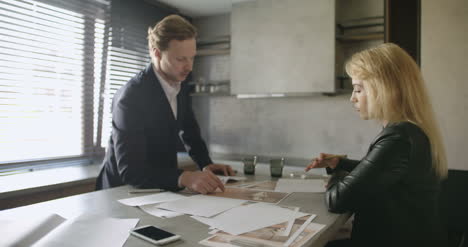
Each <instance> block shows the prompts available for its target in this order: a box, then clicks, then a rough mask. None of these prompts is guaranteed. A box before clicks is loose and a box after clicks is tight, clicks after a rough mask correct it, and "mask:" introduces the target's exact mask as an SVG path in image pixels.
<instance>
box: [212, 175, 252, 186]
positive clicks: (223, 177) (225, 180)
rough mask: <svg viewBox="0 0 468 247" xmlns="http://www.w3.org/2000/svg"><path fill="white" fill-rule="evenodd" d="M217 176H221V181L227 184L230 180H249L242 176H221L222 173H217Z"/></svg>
mask: <svg viewBox="0 0 468 247" xmlns="http://www.w3.org/2000/svg"><path fill="white" fill-rule="evenodd" d="M217 177H218V178H219V180H221V182H223V184H226V183H227V182H230V181H233V182H237V181H244V180H247V178H246V177H240V176H221V175H217Z"/></svg>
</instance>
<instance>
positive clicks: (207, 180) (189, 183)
mask: <svg viewBox="0 0 468 247" xmlns="http://www.w3.org/2000/svg"><path fill="white" fill-rule="evenodd" d="M180 183H181V185H182V186H185V187H187V188H188V189H190V190H192V191H195V192H198V193H202V194H208V193H211V192H214V191H215V190H216V189H217V188H220V189H221V191H224V185H223V183H222V182H221V180H219V178H218V177H217V176H216V175H214V174H213V173H212V172H211V171H210V170H205V171H202V172H201V171H196V172H191V171H185V172H183V173H182V175H180Z"/></svg>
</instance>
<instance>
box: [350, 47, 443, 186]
mask: <svg viewBox="0 0 468 247" xmlns="http://www.w3.org/2000/svg"><path fill="white" fill-rule="evenodd" d="M346 72H347V73H348V74H349V75H350V76H351V77H352V78H353V79H357V80H362V81H363V85H364V88H365V90H366V92H367V101H368V113H369V118H372V119H376V120H378V121H388V122H389V123H395V122H401V121H409V122H412V123H414V124H416V125H417V126H419V127H420V128H421V129H422V130H423V131H424V133H425V134H426V135H427V136H428V138H429V141H430V144H431V151H432V167H433V169H434V171H435V173H436V174H437V175H438V176H439V177H440V178H444V177H446V176H447V160H446V155H445V148H444V144H443V140H442V136H441V134H440V131H439V127H438V125H437V122H436V119H435V116H434V112H433V109H432V105H431V102H430V99H429V96H428V93H427V89H426V86H425V83H424V80H423V78H422V75H421V71H420V70H419V67H418V65H417V64H416V63H415V62H414V60H413V59H412V58H411V57H410V56H409V55H408V53H406V52H405V51H404V50H403V49H401V48H400V47H399V46H397V45H395V44H392V43H386V44H382V45H379V46H377V47H375V48H371V49H367V50H364V51H361V52H358V53H356V54H354V55H353V56H352V57H351V60H350V61H349V62H348V63H347V64H346Z"/></svg>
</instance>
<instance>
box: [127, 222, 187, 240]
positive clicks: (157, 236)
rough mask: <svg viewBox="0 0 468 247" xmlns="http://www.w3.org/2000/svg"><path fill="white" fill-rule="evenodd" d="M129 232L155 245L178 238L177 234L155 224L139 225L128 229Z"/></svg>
mask: <svg viewBox="0 0 468 247" xmlns="http://www.w3.org/2000/svg"><path fill="white" fill-rule="evenodd" d="M130 234H132V235H134V236H136V237H139V238H141V239H144V240H146V241H149V242H151V243H153V244H156V245H164V244H168V243H172V242H174V241H177V240H179V239H180V236H179V235H175V234H173V233H170V232H166V231H164V230H162V229H159V228H157V227H155V226H141V227H137V228H135V229H133V230H131V231H130Z"/></svg>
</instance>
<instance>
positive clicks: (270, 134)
mask: <svg viewBox="0 0 468 247" xmlns="http://www.w3.org/2000/svg"><path fill="white" fill-rule="evenodd" d="M372 1H374V0H372ZM360 2H361V3H364V2H365V1H364V2H363V1H360ZM365 6H367V5H365ZM370 6H372V8H370V9H368V13H369V15H379V11H380V12H383V2H382V3H380V5H377V6H374V5H372V4H371V5H370ZM359 9H361V8H359ZM285 14H287V13H285ZM380 14H382V13H380ZM229 17H230V16H229V15H224V16H216V17H208V18H206V17H205V18H200V19H195V20H194V24H195V25H196V26H197V27H198V29H199V32H200V34H201V35H200V36H216V35H224V34H225V30H226V28H222V27H226V26H228V24H229V20H230V19H229ZM357 17H361V16H357ZM357 17H353V15H348V16H347V19H349V18H357ZM213 23H217V27H213ZM227 23H228V24H227ZM356 46H360V45H356ZM206 60H211V62H213V61H214V60H218V61H219V60H222V61H224V62H226V63H229V60H225V59H220V58H216V56H214V57H212V58H208V57H197V58H196V61H195V66H194V68H195V69H194V78H197V77H199V76H204V77H206V80H210V78H219V77H220V76H222V75H221V74H222V73H219V74H216V73H214V74H212V75H210V74H209V73H206V72H203V71H207V70H208V69H207V68H205V67H206V66H210V62H207V61H206ZM211 65H213V66H224V65H220V64H211ZM311 66H313V65H311ZM310 76H311V77H312V76H314V75H313V74H311V75H310ZM349 97H350V94H344V95H339V96H334V97H327V96H322V95H315V96H308V97H287V98H264V99H237V98H235V97H232V96H230V97H227V96H226V97H213V96H211V97H210V96H196V97H193V104H194V109H195V113H196V116H197V119H198V120H199V123H200V126H201V129H202V134H203V135H204V137H205V139H206V140H207V143H208V146H209V149H210V151H211V152H212V153H221V154H232V153H234V154H257V155H264V156H285V157H292V158H299V159H310V158H311V157H314V156H316V155H317V154H318V153H319V152H330V153H340V154H341V153H342V154H348V155H349V156H350V157H351V158H356V159H358V158H361V157H362V156H363V155H364V154H365V152H366V150H367V148H368V145H369V144H370V142H371V141H372V139H373V138H374V137H375V135H377V134H378V132H379V131H380V128H381V127H380V126H379V125H378V124H376V123H375V122H373V121H363V120H361V119H360V118H359V116H358V115H357V113H356V112H354V111H353V110H352V108H351V104H350V102H349ZM304 165H306V164H304Z"/></svg>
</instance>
